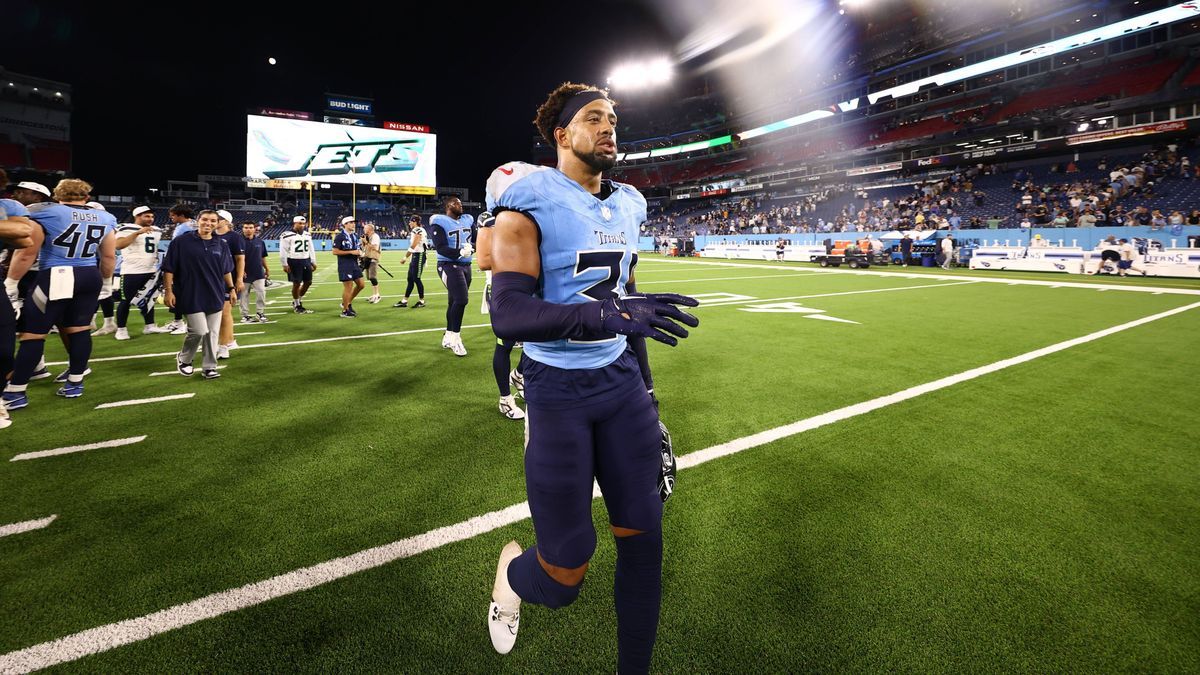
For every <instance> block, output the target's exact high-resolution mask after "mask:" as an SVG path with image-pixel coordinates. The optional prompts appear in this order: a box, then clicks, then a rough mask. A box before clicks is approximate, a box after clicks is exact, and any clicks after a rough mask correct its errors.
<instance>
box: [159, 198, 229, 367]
mask: <svg viewBox="0 0 1200 675" xmlns="http://www.w3.org/2000/svg"><path fill="white" fill-rule="evenodd" d="M218 220H219V217H218V216H217V212H216V211H210V210H205V211H201V212H200V215H199V217H198V218H197V220H196V231H195V232H188V233H187V234H185V235H183V236H181V237H176V238H174V239H172V240H171V246H170V248H168V249H167V256H166V258H164V259H163V263H162V271H163V287H164V290H165V293H166V297H165V300H166V303H167V306H168V307H171V308H172V309H174V310H175V311H177V312H179V313H180V314H182V315H183V316H184V320H185V321H186V322H187V337H185V338H184V339H183V349H181V350H180V352H179V355H178V356H176V357H175V363H176V366H177V367H178V369H179V373H180V374H181V375H184V376H190V375H191V374H192V373H193V372H194V369H193V367H192V359H193V358H194V357H195V356H196V350H197V349H198V348H199V347H200V342H201V341H203V342H204V363H203V369H204V377H205V379H209V380H211V379H214V378H217V377H220V375H221V374H220V373H218V372H217V336H218V334H219V333H220V330H221V310H222V308H223V307H224V306H225V303H226V302H234V301H235V300H236V299H237V290H236V289H235V288H234V286H233V256H232V255H231V254H230V253H229V246H228V245H227V244H226V243H225V242H224V241H222V240H221V239H219V238H217V237H214V236H213V230H214V229H216V227H217V222H218ZM176 291H178V292H179V294H178V295H176Z"/></svg>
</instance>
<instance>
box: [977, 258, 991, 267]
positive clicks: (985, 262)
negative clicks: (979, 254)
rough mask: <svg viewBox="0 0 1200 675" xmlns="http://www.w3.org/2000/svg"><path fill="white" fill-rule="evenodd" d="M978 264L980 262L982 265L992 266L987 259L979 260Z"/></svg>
mask: <svg viewBox="0 0 1200 675" xmlns="http://www.w3.org/2000/svg"><path fill="white" fill-rule="evenodd" d="M979 264H980V265H983V266H984V267H991V266H992V263H990V262H988V261H986V260H983V261H980V263H979Z"/></svg>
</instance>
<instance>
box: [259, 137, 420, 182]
mask: <svg viewBox="0 0 1200 675" xmlns="http://www.w3.org/2000/svg"><path fill="white" fill-rule="evenodd" d="M424 147H425V139H422V138H407V139H403V140H390V141H357V142H351V143H322V144H321V145H318V146H317V149H316V151H314V152H313V153H312V154H311V155H307V156H304V157H303V158H301V159H298V160H297V163H295V164H293V165H292V166H289V167H287V168H285V169H278V170H267V171H263V173H264V174H266V176H267V177H268V178H299V177H301V176H308V175H312V176H342V175H346V174H349V173H356V174H358V173H390V172H396V171H412V170H413V169H415V168H416V166H417V162H418V161H419V160H420V159H421V151H422V150H423V149H424Z"/></svg>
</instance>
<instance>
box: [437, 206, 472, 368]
mask: <svg viewBox="0 0 1200 675" xmlns="http://www.w3.org/2000/svg"><path fill="white" fill-rule="evenodd" d="M429 238H430V240H431V241H432V242H433V247H434V249H436V250H437V270H438V277H439V278H441V280H442V284H443V285H445V287H446V296H447V302H446V333H445V334H444V335H443V336H442V348H443V349H449V350H450V351H452V352H454V355H455V356H466V355H467V348H466V347H465V346H464V345H463V341H462V335H461V333H460V331H462V322H463V313H464V312H466V310H467V302H468V297H467V291H469V290H470V289H471V256H472V254H474V253H475V248H474V247H475V218H474V216H471V215H468V214H465V213H463V205H462V200H460V199H459V198H458V197H447V198H446V212H445V213H444V214H443V213H438V214H434V215H433V216H432V217H430V218H429Z"/></svg>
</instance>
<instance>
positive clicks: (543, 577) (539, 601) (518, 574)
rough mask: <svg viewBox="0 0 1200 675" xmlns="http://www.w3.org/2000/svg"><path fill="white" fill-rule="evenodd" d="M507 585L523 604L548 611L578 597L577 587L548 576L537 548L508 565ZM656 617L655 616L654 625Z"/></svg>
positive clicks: (529, 549)
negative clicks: (529, 604) (528, 603)
mask: <svg viewBox="0 0 1200 675" xmlns="http://www.w3.org/2000/svg"><path fill="white" fill-rule="evenodd" d="M508 585H509V586H512V589H513V590H514V591H516V592H517V595H519V596H521V600H522V601H524V602H532V603H534V604H535V605H542V606H544V607H549V608H550V609H558V608H559V607H566V606H567V605H569V604H571V603H572V602H575V598H578V597H579V587H580V586H582V585H583V584H580V585H579V586H564V585H562V584H560V583H558V582H557V581H555V580H554V579H553V578H551V577H550V575H549V574H546V570H545V569H544V568H543V567H542V563H540V562H538V557H537V546H531V547H529V548H527V549H525V551H524V552H523V553H521V555H519V556H517V557H516V558H513V561H512V562H510V563H509V564H508ZM657 621H658V615H657V613H656V614H655V623H657Z"/></svg>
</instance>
